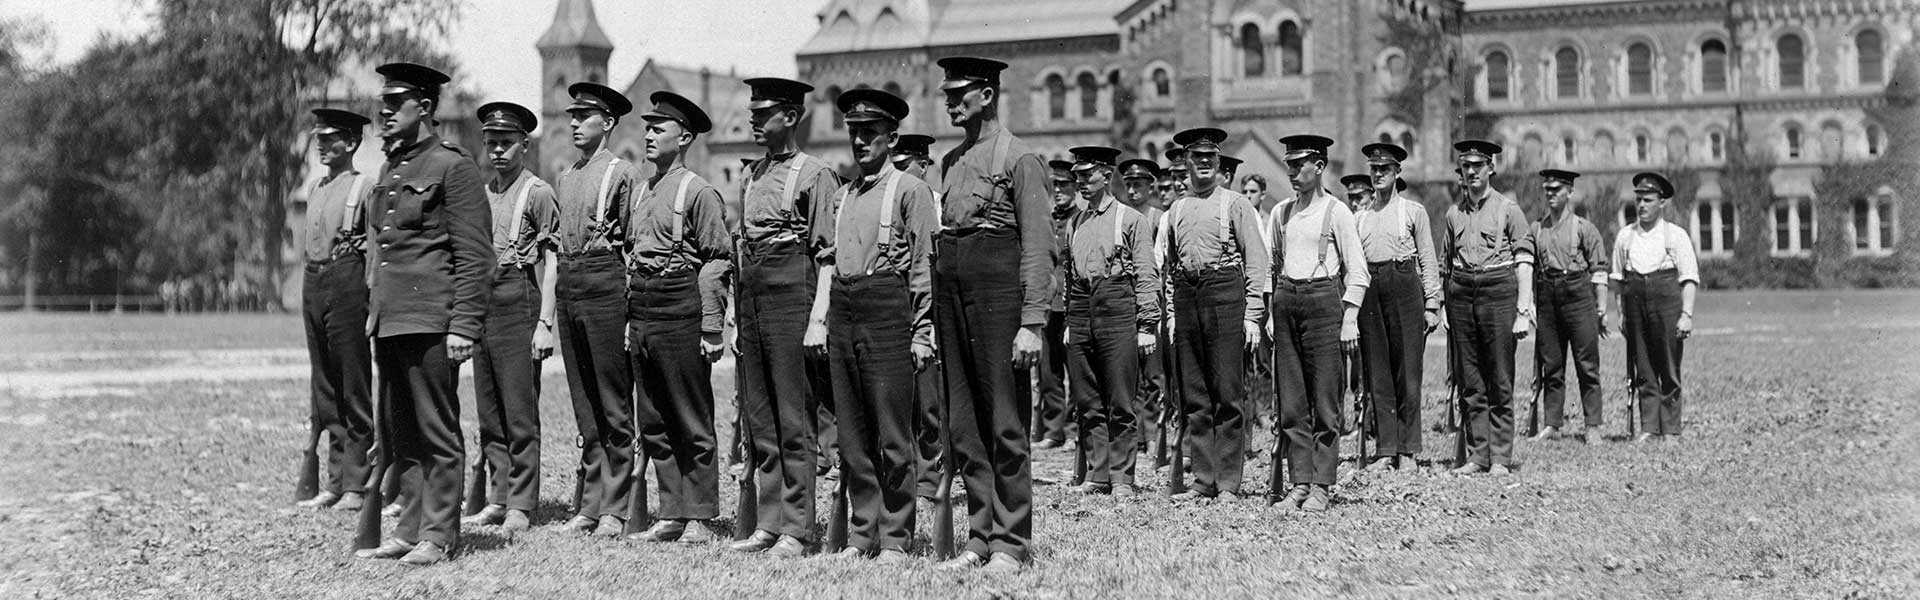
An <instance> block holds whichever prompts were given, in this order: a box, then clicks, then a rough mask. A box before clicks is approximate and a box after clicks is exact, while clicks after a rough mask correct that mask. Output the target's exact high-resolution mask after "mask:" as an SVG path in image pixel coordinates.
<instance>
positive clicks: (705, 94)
mask: <svg viewBox="0 0 1920 600" xmlns="http://www.w3.org/2000/svg"><path fill="white" fill-rule="evenodd" d="M700 106H701V107H703V108H704V107H710V106H713V69H710V68H707V67H700Z"/></svg>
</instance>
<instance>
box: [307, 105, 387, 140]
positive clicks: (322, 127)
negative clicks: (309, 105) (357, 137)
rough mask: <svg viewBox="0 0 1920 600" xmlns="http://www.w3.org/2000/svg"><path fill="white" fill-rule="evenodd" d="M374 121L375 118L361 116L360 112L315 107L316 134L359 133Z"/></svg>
mask: <svg viewBox="0 0 1920 600" xmlns="http://www.w3.org/2000/svg"><path fill="white" fill-rule="evenodd" d="M372 122H373V119H369V118H366V117H363V116H360V114H359V113H355V112H350V111H344V110H340V109H338V108H316V109H313V133H314V135H323V134H328V133H352V134H359V133H360V130H361V128H364V127H366V126H367V124H368V123H372Z"/></svg>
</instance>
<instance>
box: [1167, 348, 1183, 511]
mask: <svg viewBox="0 0 1920 600" xmlns="http://www.w3.org/2000/svg"><path fill="white" fill-rule="evenodd" d="M1168 366H1170V367H1172V368H1171V370H1169V371H1167V389H1168V390H1169V391H1171V390H1174V389H1179V387H1180V386H1181V385H1183V384H1184V382H1185V381H1186V378H1185V377H1184V375H1185V373H1182V372H1181V370H1180V360H1179V359H1178V358H1175V359H1173V360H1171V361H1169V362H1168ZM1177 400H1184V398H1174V397H1173V396H1172V395H1168V397H1167V406H1166V411H1167V420H1168V421H1169V422H1170V423H1171V424H1172V426H1173V427H1174V428H1175V429H1174V435H1173V453H1172V454H1173V456H1172V457H1171V458H1172V463H1173V467H1172V468H1171V469H1169V470H1168V472H1167V493H1168V494H1169V495H1171V494H1178V493H1181V492H1185V491H1187V414H1186V411H1185V410H1182V407H1181V404H1184V403H1183V402H1179V401H1177Z"/></svg>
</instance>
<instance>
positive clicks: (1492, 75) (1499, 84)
mask: <svg viewBox="0 0 1920 600" xmlns="http://www.w3.org/2000/svg"><path fill="white" fill-rule="evenodd" d="M1508 62H1509V61H1508V60H1507V53H1506V52H1504V51H1500V50H1495V51H1492V52H1488V53H1487V99H1488V100H1506V99H1507V98H1508V97H1510V96H1511V94H1512V93H1513V92H1512V85H1513V73H1512V71H1511V70H1510V69H1511V65H1509V64H1508Z"/></svg>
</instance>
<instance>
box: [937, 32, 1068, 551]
mask: <svg viewBox="0 0 1920 600" xmlns="http://www.w3.org/2000/svg"><path fill="white" fill-rule="evenodd" d="M938 63H939V65H940V66H941V68H943V69H945V70H946V77H945V79H944V80H943V81H942V82H941V84H940V88H941V89H942V90H943V91H945V93H946V108H947V116H948V118H949V120H950V121H951V122H952V123H953V124H954V125H955V126H957V127H961V128H963V129H964V130H965V131H966V138H965V139H964V140H962V141H961V142H960V146H959V147H957V148H954V149H953V151H951V152H949V153H947V155H946V157H945V158H944V159H942V160H941V163H940V166H941V172H940V180H941V185H942V186H943V187H944V189H943V190H942V191H941V193H940V197H941V212H942V215H941V225H942V228H941V232H940V235H939V236H938V238H937V241H936V243H935V251H934V253H935V255H937V256H939V257H940V258H939V260H938V261H936V262H935V265H934V275H933V281H934V284H933V286H934V290H935V294H934V302H933V306H934V322H935V323H936V327H937V329H938V331H939V343H938V346H939V348H940V349H941V350H940V352H941V354H942V361H941V367H942V369H943V370H944V378H945V379H946V387H947V403H948V406H950V407H951V411H950V413H949V415H948V419H947V429H948V435H949V436H951V439H952V443H953V448H954V451H955V452H956V456H955V457H954V458H953V462H954V463H955V464H957V465H959V466H960V471H961V475H962V477H964V478H965V480H966V489H967V520H968V523H969V527H968V536H967V538H968V539H967V544H966V551H965V552H962V553H961V554H960V555H959V556H957V557H954V558H953V559H951V560H949V561H947V562H946V563H944V564H943V565H942V566H944V567H946V568H969V567H975V566H980V565H983V564H984V565H986V566H987V567H989V568H990V569H992V570H996V571H1012V570H1017V569H1019V568H1020V567H1021V566H1022V565H1024V564H1025V563H1026V561H1027V560H1028V559H1029V558H1030V557H1029V556H1028V553H1027V546H1028V544H1029V543H1030V542H1031V540H1032V537H1033V514H1032V510H1033V480H1032V470H1031V465H1030V463H1029V462H1028V460H1027V457H1028V453H1029V447H1028V442H1027V433H1028V431H1027V423H1026V416H1025V415H1026V414H1027V406H1028V404H1027V402H1028V400H1027V399H1026V398H1024V397H1021V396H1019V395H1018V388H1016V387H1015V386H1014V377H1015V374H1016V373H1017V372H1018V371H1019V370H1023V369H1026V368H1028V367H1030V366H1032V365H1033V364H1034V363H1035V362H1036V361H1038V360H1039V358H1040V346H1041V344H1042V342H1041V335H1040V330H1041V328H1042V327H1044V326H1045V325H1046V318H1047V304H1048V301H1049V299H1050V298H1051V297H1052V293H1053V292H1052V289H1050V288H1051V283H1052V282H1051V281H1050V278H1049V276H1048V270H1049V267H1050V265H1049V264H1048V256H1049V255H1050V254H1051V252H1052V251H1053V223H1052V219H1051V218H1050V217H1051V215H1050V214H1049V213H1050V212H1051V206H1050V204H1051V202H1050V201H1049V198H1048V196H1050V195H1051V192H1052V190H1051V189H1050V186H1049V184H1048V182H1047V165H1046V162H1045V161H1043V160H1041V158H1040V156H1039V155H1038V154H1035V153H1034V152H1033V150H1032V148H1031V147H1029V146H1028V145H1027V144H1026V142H1023V141H1020V140H1019V139H1018V138H1016V137H1014V135H1013V133H1012V132H1010V131H1007V130H1006V127H1005V126H1004V125H1002V124H1001V121H1000V111H1001V109H1002V108H1004V103H1005V100H1004V99H1003V98H1002V96H1001V93H1000V72H1001V71H1003V70H1005V69H1006V68H1007V65H1006V63H1002V62H999V61H995V60H990V59H982V58H968V57H948V58H943V59H940V60H939V61H938Z"/></svg>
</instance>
